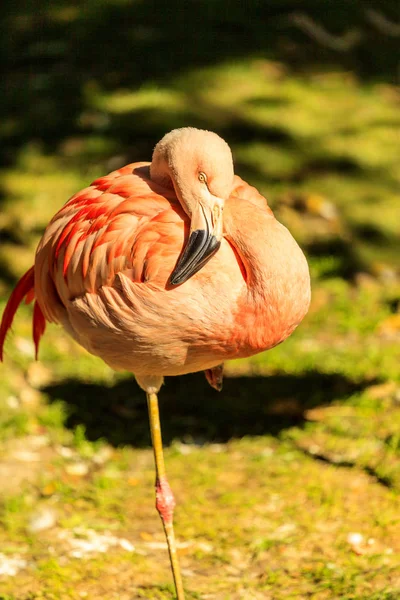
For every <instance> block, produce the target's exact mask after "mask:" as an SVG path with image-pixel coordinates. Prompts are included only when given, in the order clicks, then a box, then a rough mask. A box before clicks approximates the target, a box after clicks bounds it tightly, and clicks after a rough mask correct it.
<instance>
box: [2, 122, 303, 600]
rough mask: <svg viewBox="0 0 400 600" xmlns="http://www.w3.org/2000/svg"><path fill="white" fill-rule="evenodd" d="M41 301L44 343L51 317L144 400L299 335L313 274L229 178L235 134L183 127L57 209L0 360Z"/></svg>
mask: <svg viewBox="0 0 400 600" xmlns="http://www.w3.org/2000/svg"><path fill="white" fill-rule="evenodd" d="M183 248H185V250H184V251H183V252H182V249H183ZM181 281H183V283H182V284H181V285H174V283H176V282H178V283H180V282H181ZM34 297H35V304H34V316H33V337H34V341H35V346H36V349H37V347H38V344H39V340H40V337H41V336H42V334H43V332H44V329H45V324H46V322H47V321H49V322H55V323H60V324H61V325H62V326H63V327H64V328H65V329H66V331H67V332H68V333H69V334H70V335H71V336H72V337H73V338H75V340H76V341H77V342H78V343H80V344H81V345H82V346H84V347H85V348H86V349H87V350H88V351H89V352H91V353H92V354H94V355H96V356H99V357H101V358H102V359H103V360H104V361H105V362H106V363H108V364H109V365H110V366H111V367H112V368H114V369H118V370H120V369H124V370H128V371H131V372H132V373H134V374H135V376H136V378H137V381H138V383H139V385H141V387H143V389H145V391H146V392H147V394H148V398H149V397H150V396H151V394H153V393H156V392H158V389H159V387H160V385H161V382H162V378H163V376H164V375H181V374H184V373H189V372H193V371H199V370H205V371H206V376H207V379H208V381H209V382H210V384H211V385H213V387H216V389H220V387H221V384H222V368H221V363H223V362H224V361H225V360H227V359H232V358H238V357H245V356H250V355H253V354H255V353H257V352H260V351H262V350H266V349H268V348H272V347H273V346H275V345H276V344H279V343H280V342H282V341H283V340H284V339H285V338H287V337H288V336H289V335H290V334H291V333H292V331H293V330H294V329H295V327H296V326H297V325H298V324H299V323H300V321H301V320H302V318H303V317H304V315H305V314H306V312H307V310H308V306H309V301H310V280H309V272H308V266H307V262H306V259H305V257H304V255H303V253H302V251H301V250H300V248H299V247H298V245H297V243H296V242H295V241H294V239H293V238H292V236H291V235H290V233H289V232H288V230H287V229H286V228H285V227H284V226H283V225H281V224H280V223H279V222H278V221H277V220H276V219H275V217H274V215H273V213H272V211H271V209H270V208H269V207H268V204H267V201H266V200H265V199H264V198H263V197H262V196H261V195H260V194H259V193H258V191H257V190H256V189H255V188H253V187H251V186H250V185H248V184H247V183H246V182H245V181H243V180H242V179H240V178H239V177H238V176H234V175H233V166H232V159H231V153H230V149H229V147H228V146H227V144H226V143H225V142H224V141H223V140H221V138H219V137H218V136H216V135H215V134H213V133H211V132H204V131H198V130H195V129H191V128H185V129H181V130H175V131H173V132H171V133H169V134H167V135H166V136H165V137H164V138H163V140H161V142H159V144H158V145H157V146H156V148H155V151H154V154H153V160H152V163H144V162H143V163H134V164H130V165H126V166H125V167H123V168H122V169H119V170H117V171H113V172H112V173H110V174H109V175H107V176H105V177H100V178H99V179H97V180H96V181H94V182H93V183H92V184H91V185H90V186H89V187H87V188H85V189H84V190H82V191H80V192H78V193H77V194H75V195H74V196H72V198H71V199H70V200H69V201H68V202H67V203H66V204H65V205H64V206H63V207H62V208H61V209H60V210H59V212H58V213H57V214H56V215H55V216H54V218H53V219H52V220H51V222H50V223H49V225H48V227H47V228H46V230H45V232H44V235H43V237H42V239H41V241H40V243H39V246H38V249H37V252H36V257H35V264H34V267H32V268H31V269H30V270H29V271H28V272H27V273H26V274H25V275H24V276H23V277H22V278H21V280H20V281H19V283H18V284H17V286H16V288H15V290H14V292H13V293H12V295H11V297H10V299H9V302H8V304H7V306H6V309H5V312H4V314H3V320H2V324H1V327H0V357H2V351H3V345H4V340H5V336H6V333H7V331H8V329H9V328H10V326H11V323H12V320H13V317H14V315H15V312H16V310H17V308H18V305H19V303H20V302H21V301H22V300H23V299H24V298H26V299H27V301H32V300H33V298H34ZM152 431H153V430H152ZM157 473H158V474H159V466H158V463H157ZM158 481H162V482H164V480H163V478H162V477H161V476H160V477H159V479H158ZM165 481H166V479H165ZM164 484H165V482H164V483H162V486H164ZM160 485H161V484H160ZM165 485H166V484H165ZM162 486H161V488H160V490H161V491H162V490H163V489H164V487H165V486H164V487H162ZM165 489H166V488H165ZM161 491H160V492H159V504H160V507H162V506H164V504H165V502H167V500H168V498H167V497H164V496H163V495H162V493H161ZM160 494H161V495H160ZM167 496H168V494H167ZM168 497H169V496H168ZM166 498H167V499H166ZM167 504H168V502H167ZM160 511H161V508H160ZM161 512H162V511H161ZM167 512H168V511H167ZM160 514H161V513H160ZM166 514H167V513H166ZM168 514H169V513H168ZM166 518H167V517H166ZM168 518H169V517H168ZM174 577H175V571H174ZM177 590H178V586H177ZM178 598H183V595H182V592H181V595H179V593H178Z"/></svg>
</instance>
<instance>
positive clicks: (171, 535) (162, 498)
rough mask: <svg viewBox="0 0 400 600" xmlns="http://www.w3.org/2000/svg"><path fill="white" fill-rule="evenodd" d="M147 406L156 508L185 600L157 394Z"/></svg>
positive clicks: (150, 396)
mask: <svg viewBox="0 0 400 600" xmlns="http://www.w3.org/2000/svg"><path fill="white" fill-rule="evenodd" d="M146 395H147V406H148V410H149V419H150V431H151V439H152V442H153V450H154V461H155V465H156V508H157V510H158V513H159V515H160V517H161V521H162V523H163V526H164V531H165V537H166V538H167V544H168V552H169V559H170V563H171V569H172V575H173V577H174V583H175V590H176V597H177V600H185V592H184V590H183V583H182V577H181V572H180V566H179V559H178V554H177V551H176V541H175V532H174V524H173V514H174V508H175V498H174V495H173V493H172V490H171V488H170V486H169V483H168V480H167V475H166V471H165V464H164V452H163V445H162V437H161V425H160V414H159V410H158V397H157V394H156V393H147V394H146Z"/></svg>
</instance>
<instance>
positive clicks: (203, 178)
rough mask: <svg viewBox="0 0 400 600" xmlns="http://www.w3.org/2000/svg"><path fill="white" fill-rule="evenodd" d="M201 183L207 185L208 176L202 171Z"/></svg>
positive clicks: (200, 174)
mask: <svg viewBox="0 0 400 600" xmlns="http://www.w3.org/2000/svg"><path fill="white" fill-rule="evenodd" d="M199 181H201V183H207V175H206V174H205V173H203V171H200V173H199Z"/></svg>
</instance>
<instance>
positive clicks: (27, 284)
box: [0, 267, 43, 361]
mask: <svg viewBox="0 0 400 600" xmlns="http://www.w3.org/2000/svg"><path fill="white" fill-rule="evenodd" d="M34 282H35V276H34V270H33V267H31V268H30V269H29V271H27V272H26V273H25V275H23V276H22V277H21V279H20V280H19V281H18V283H17V285H16V287H15V289H14V291H13V292H12V294H11V296H10V298H9V300H8V302H7V305H6V308H5V310H4V313H3V318H2V320H1V325H0V360H1V361H2V360H3V347H4V341H5V339H6V335H7V332H8V330H9V329H10V327H11V325H12V322H13V320H14V315H15V313H16V312H17V310H18V307H19V305H20V304H21V302H22V300H23V299H24V298H25V296H26V295H28V294H29V298H30V297H31V294H32V290H33V289H34ZM42 316H43V315H42Z"/></svg>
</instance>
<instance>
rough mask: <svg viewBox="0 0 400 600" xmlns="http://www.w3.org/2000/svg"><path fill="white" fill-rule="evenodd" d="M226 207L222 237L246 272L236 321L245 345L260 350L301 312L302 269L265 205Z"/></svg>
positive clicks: (305, 294)
mask: <svg viewBox="0 0 400 600" xmlns="http://www.w3.org/2000/svg"><path fill="white" fill-rule="evenodd" d="M227 208H228V210H226V211H225V217H224V226H225V228H226V237H227V239H228V240H229V241H230V243H231V244H232V245H233V246H234V248H235V250H236V253H237V255H238V257H239V259H240V261H241V262H242V263H243V266H244V269H245V272H246V293H245V296H244V297H243V298H242V300H241V302H240V303H239V307H238V315H237V319H238V321H239V325H240V328H241V330H242V331H243V336H244V338H246V343H245V345H247V344H248V346H249V349H250V350H251V351H252V352H253V351H254V350H257V351H260V350H263V349H267V348H271V347H273V346H275V345H276V344H278V343H280V342H282V341H283V340H284V339H285V338H286V337H288V335H290V333H292V331H293V330H294V329H295V327H296V326H297V325H298V324H299V323H300V321H301V320H302V318H303V317H304V315H305V314H306V312H307V310H308V306H309V302H310V279H309V272H308V266H307V262H306V259H305V257H304V254H303V252H302V251H301V250H300V248H299V246H298V245H297V243H296V242H295V240H294V239H293V237H292V236H291V235H290V233H289V232H288V230H287V229H286V228H285V227H284V226H283V225H281V224H280V223H279V222H278V221H277V220H276V219H275V218H274V216H273V214H272V212H271V211H270V209H268V207H267V206H266V205H265V206H264V207H262V206H260V205H258V204H252V203H251V202H247V201H243V200H241V199H239V198H230V199H229V202H228V204H227Z"/></svg>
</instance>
